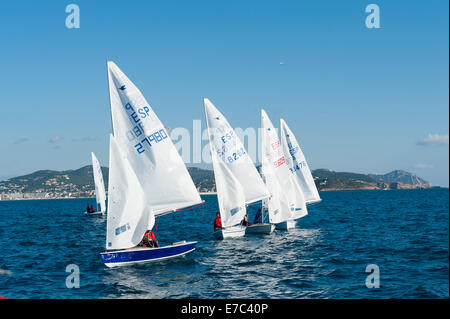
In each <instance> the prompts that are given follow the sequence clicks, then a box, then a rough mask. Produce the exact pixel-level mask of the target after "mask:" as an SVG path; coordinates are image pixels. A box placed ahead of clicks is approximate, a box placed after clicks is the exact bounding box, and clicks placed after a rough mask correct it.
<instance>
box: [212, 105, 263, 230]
mask: <svg viewBox="0 0 450 319" xmlns="http://www.w3.org/2000/svg"><path fill="white" fill-rule="evenodd" d="M204 105H205V115H206V124H207V127H208V136H209V144H210V149H211V157H212V161H213V167H214V177H215V180H216V188H217V199H218V201H219V208H220V212H221V217H222V225H223V226H224V227H228V226H232V225H236V224H238V223H239V222H240V221H241V220H242V218H243V217H244V215H245V213H246V208H245V205H246V204H250V203H253V202H256V201H259V200H262V199H264V198H267V197H268V196H269V193H268V190H267V188H266V187H265V185H264V182H263V181H262V179H261V176H260V175H259V174H258V171H257V170H256V167H255V165H254V163H253V161H252V160H251V158H250V156H249V155H248V153H247V150H246V149H245V147H244V145H243V144H242V142H241V141H240V139H239V138H238V137H237V135H236V133H235V132H234V130H233V128H232V127H231V126H230V124H229V123H228V121H227V119H226V118H225V117H224V116H223V115H222V114H221V113H220V112H219V111H218V110H217V109H216V107H215V106H214V105H213V104H212V103H211V102H210V101H209V100H208V99H204Z"/></svg>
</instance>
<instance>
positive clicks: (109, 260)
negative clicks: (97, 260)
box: [100, 242, 197, 264]
mask: <svg viewBox="0 0 450 319" xmlns="http://www.w3.org/2000/svg"><path fill="white" fill-rule="evenodd" d="M196 244H197V243H196V242H190V243H187V244H182V245H175V246H167V247H160V248H155V249H142V250H130V251H126V250H125V251H119V252H111V253H101V254H100V255H101V256H102V260H103V262H104V263H105V264H115V263H133V262H143V261H152V260H160V259H165V258H170V257H174V256H179V255H182V254H185V253H188V252H190V251H192V250H194V249H195V245H196Z"/></svg>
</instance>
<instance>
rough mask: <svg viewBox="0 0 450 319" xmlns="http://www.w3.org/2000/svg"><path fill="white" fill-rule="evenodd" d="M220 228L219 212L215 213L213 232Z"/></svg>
mask: <svg viewBox="0 0 450 319" xmlns="http://www.w3.org/2000/svg"><path fill="white" fill-rule="evenodd" d="M221 228H222V219H221V218H220V212H217V213H216V219H214V231H216V230H218V229H221Z"/></svg>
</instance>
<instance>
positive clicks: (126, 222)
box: [106, 135, 155, 249]
mask: <svg viewBox="0 0 450 319" xmlns="http://www.w3.org/2000/svg"><path fill="white" fill-rule="evenodd" d="M108 186H109V187H108V196H109V199H108V215H107V226H106V249H125V248H130V247H134V246H136V245H137V244H139V242H140V241H141V240H142V237H143V236H144V233H145V231H146V230H147V229H152V228H153V225H154V221H155V217H154V215H153V212H152V211H151V210H150V208H149V206H148V205H147V202H146V194H144V190H143V189H142V187H141V184H140V182H139V180H138V178H137V176H136V174H135V173H134V170H133V168H132V167H131V164H130V162H129V161H128V159H127V156H126V153H124V152H122V151H121V150H120V146H119V144H118V143H117V141H116V139H115V138H114V137H113V136H112V135H111V136H110V144H109V183H108Z"/></svg>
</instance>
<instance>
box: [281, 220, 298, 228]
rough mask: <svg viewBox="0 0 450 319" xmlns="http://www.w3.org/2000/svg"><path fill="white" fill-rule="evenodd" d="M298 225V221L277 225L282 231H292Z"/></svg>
mask: <svg viewBox="0 0 450 319" xmlns="http://www.w3.org/2000/svg"><path fill="white" fill-rule="evenodd" d="M296 225H297V221H296V220H287V221H285V222H282V223H278V224H276V226H277V229H281V230H288V229H292V228H295V226H296Z"/></svg>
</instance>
